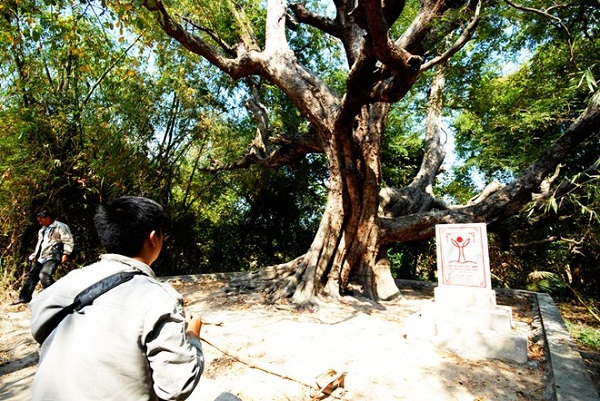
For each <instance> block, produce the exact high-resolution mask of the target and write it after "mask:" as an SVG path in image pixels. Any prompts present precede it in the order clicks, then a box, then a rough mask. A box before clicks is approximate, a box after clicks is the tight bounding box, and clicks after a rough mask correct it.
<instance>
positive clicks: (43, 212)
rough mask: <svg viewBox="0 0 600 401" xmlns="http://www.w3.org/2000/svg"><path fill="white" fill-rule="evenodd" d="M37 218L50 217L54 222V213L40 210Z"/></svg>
mask: <svg viewBox="0 0 600 401" xmlns="http://www.w3.org/2000/svg"><path fill="white" fill-rule="evenodd" d="M35 217H50V218H51V219H52V220H54V217H55V216H54V213H52V211H51V210H50V209H44V210H40V211H39V212H38V213H37V214H36V215H35Z"/></svg>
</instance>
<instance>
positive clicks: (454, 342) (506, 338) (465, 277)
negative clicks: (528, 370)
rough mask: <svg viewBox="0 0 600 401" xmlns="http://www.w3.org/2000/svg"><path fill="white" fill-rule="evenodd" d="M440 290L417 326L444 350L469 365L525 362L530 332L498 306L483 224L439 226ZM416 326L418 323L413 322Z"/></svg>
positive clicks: (423, 312) (424, 311)
mask: <svg viewBox="0 0 600 401" xmlns="http://www.w3.org/2000/svg"><path fill="white" fill-rule="evenodd" d="M435 230H436V246H437V263H438V286H437V287H436V288H435V292H434V294H435V299H434V302H432V303H429V304H425V305H424V306H423V307H422V309H421V313H420V314H419V320H420V323H421V328H422V329H423V328H424V329H425V333H429V334H430V335H433V340H434V341H435V342H436V343H437V344H438V345H439V346H441V347H443V348H446V349H448V350H450V351H452V352H454V353H456V354H457V355H460V356H462V357H466V358H471V359H486V358H497V359H502V360H508V361H514V362H519V363H524V362H526V361H527V332H526V328H524V327H522V326H521V327H520V328H521V330H520V332H519V331H518V330H515V328H516V326H515V325H514V324H513V322H512V310H511V308H510V307H509V306H501V305H496V292H495V291H493V290H492V284H491V272H490V263H489V256H488V244H487V230H486V225H485V223H473V224H441V225H436V227H435ZM413 320H414V319H413Z"/></svg>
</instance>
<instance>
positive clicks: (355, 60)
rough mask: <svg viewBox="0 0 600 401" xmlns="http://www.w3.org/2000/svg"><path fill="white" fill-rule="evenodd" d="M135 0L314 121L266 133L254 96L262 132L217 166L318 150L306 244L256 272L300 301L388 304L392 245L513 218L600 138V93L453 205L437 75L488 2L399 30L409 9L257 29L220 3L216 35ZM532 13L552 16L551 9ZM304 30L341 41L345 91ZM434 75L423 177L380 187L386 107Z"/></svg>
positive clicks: (368, 3)
mask: <svg viewBox="0 0 600 401" xmlns="http://www.w3.org/2000/svg"><path fill="white" fill-rule="evenodd" d="M141 3H142V4H143V6H144V7H145V8H146V9H147V10H149V11H151V13H152V15H153V17H154V18H155V20H156V21H157V22H158V24H159V25H160V27H161V28H162V30H163V31H164V32H165V33H166V34H167V35H169V36H170V37H172V38H173V39H175V40H176V41H178V42H179V43H180V44H181V45H182V46H184V47H185V48H186V49H188V50H189V51H190V52H193V53H195V54H197V55H200V56H202V57H203V58H204V59H205V60H207V61H208V62H210V63H211V64H213V65H214V66H216V67H217V68H219V69H220V70H221V71H223V72H224V73H226V74H228V75H229V76H230V77H231V78H232V79H234V80H241V79H247V78H254V79H262V80H265V81H268V82H269V83H270V84H272V85H274V86H276V87H277V88H279V89H280V90H281V91H283V92H284V93H285V94H286V95H287V97H288V98H289V99H290V101H291V102H292V103H293V104H294V105H295V106H296V107H297V109H298V111H299V113H300V114H301V115H302V116H303V117H304V118H305V119H306V120H307V121H308V122H309V126H310V128H309V129H307V130H306V132H301V133H298V134H297V135H295V136H293V137H292V136H282V135H276V134H277V133H273V132H270V131H269V115H268V110H267V109H266V108H265V107H264V106H263V105H262V104H261V102H260V99H258V98H254V99H252V100H251V101H249V102H248V107H249V109H250V110H251V111H252V112H253V114H254V116H255V118H256V121H257V135H256V137H255V139H254V141H253V142H252V143H251V144H250V146H249V150H248V152H247V154H246V156H245V157H244V158H243V160H240V161H238V162H237V163H234V164H231V165H227V166H223V165H221V166H219V165H217V166H213V167H214V168H216V169H218V168H242V167H247V166H250V165H260V166H264V167H278V166H282V165H285V164H290V163H292V162H293V161H294V160H297V159H298V158H302V157H305V156H306V155H307V154H309V153H313V152H318V153H322V154H324V155H325V157H326V160H327V167H328V170H329V182H328V197H327V203H326V206H325V212H324V214H323V217H322V221H321V223H320V226H319V229H318V232H317V233H316V236H315V238H314V240H313V243H312V245H311V247H310V249H309V250H308V251H307V252H306V253H305V254H304V255H302V256H300V257H298V258H297V259H295V260H293V261H291V262H289V263H287V264H285V265H282V266H275V267H272V268H269V269H264V270H261V271H260V272H259V273H257V274H256V275H255V277H254V279H255V280H262V281H263V283H264V284H265V285H268V286H270V287H271V289H274V288H278V289H280V290H281V294H282V295H283V296H289V297H292V300H293V301H294V302H297V303H306V302H309V301H310V300H311V299H313V298H314V297H319V296H328V297H337V296H340V295H343V294H347V293H350V292H356V291H358V292H360V293H362V294H363V295H364V296H366V297H369V298H371V299H388V298H390V297H393V296H394V295H395V294H396V293H397V292H398V289H397V287H396V286H395V284H394V281H393V278H392V275H391V273H390V268H389V263H388V261H387V258H386V247H387V246H389V245H390V244H392V243H394V242H399V241H408V240H416V239H424V238H428V237H431V236H433V234H434V226H435V224H440V223H459V222H460V223H466V222H486V223H488V224H493V223H496V222H499V221H502V220H503V219H505V218H507V217H508V216H511V215H514V214H516V213H518V212H519V211H520V210H521V209H522V207H523V206H524V205H525V204H527V203H528V202H531V201H532V195H533V194H534V193H536V194H537V195H536V196H537V198H536V199H543V195H544V192H543V190H542V189H541V187H540V186H541V184H542V183H543V182H544V179H545V178H547V177H548V176H549V175H551V174H552V173H554V172H555V169H556V167H557V166H558V165H559V163H560V162H561V160H563V159H564V158H566V157H567V156H568V155H570V154H571V153H572V152H573V151H574V150H575V149H576V148H577V146H580V145H581V144H582V143H584V142H585V141H586V140H593V139H591V138H594V136H595V135H597V134H598V128H599V126H600V95H598V93H597V94H596V95H595V96H594V97H593V98H592V101H591V102H590V103H589V105H588V107H587V108H586V109H585V110H584V111H583V112H582V113H581V114H580V116H579V118H578V119H577V120H576V121H574V122H572V123H571V124H570V125H568V126H566V127H565V129H564V132H563V134H562V135H561V136H560V138H559V139H558V140H556V141H555V142H554V143H553V144H552V145H551V147H550V148H548V149H547V150H546V151H545V152H544V153H543V154H542V155H541V156H540V157H539V159H538V160H537V161H536V162H534V163H533V164H531V165H530V167H529V168H528V169H527V170H526V171H525V172H524V174H522V175H521V176H520V177H518V178H516V179H515V180H514V181H513V182H512V183H510V184H509V185H506V186H504V187H497V188H491V190H488V191H486V192H485V194H482V196H480V197H479V198H478V199H477V200H476V201H474V202H471V203H470V204H468V205H455V206H448V205H445V204H444V202H441V201H440V200H439V199H437V198H436V197H435V195H434V193H433V191H432V186H433V184H434V181H435V178H436V176H437V174H438V173H439V172H440V167H441V165H442V161H443V159H444V151H443V148H442V146H441V145H440V124H441V123H440V118H441V111H440V110H441V107H442V96H441V93H442V90H443V87H444V78H445V73H444V71H445V70H444V68H445V65H446V63H447V62H448V60H449V59H450V58H452V57H457V54H459V51H460V50H461V49H463V47H464V46H465V44H467V43H468V42H469V40H470V38H471V37H472V35H473V34H474V32H476V29H477V25H478V23H479V21H480V18H481V15H482V8H484V7H495V6H497V4H494V3H489V4H488V3H487V2H486V3H485V4H482V1H479V2H476V1H470V2H468V4H464V3H462V2H458V1H449V0H422V1H421V3H420V5H419V6H418V11H417V12H416V13H414V12H413V13H412V22H409V23H406V22H405V23H404V24H400V23H397V21H398V19H399V18H400V17H402V18H404V19H405V20H406V18H407V17H406V14H407V12H408V11H407V9H408V7H406V6H405V2H404V1H402V0H386V1H381V0H334V1H333V2H332V7H333V8H335V17H334V18H326V17H324V16H322V15H319V14H317V13H316V12H314V11H311V10H310V9H309V6H307V5H305V4H301V3H290V4H288V3H287V2H286V1H284V0H268V2H267V4H266V10H264V11H265V14H264V26H262V27H261V28H260V32H259V33H260V34H257V33H256V32H258V28H256V27H252V26H251V24H250V22H249V19H247V18H246V17H245V16H244V15H243V9H242V8H236V6H235V5H234V4H233V2H229V1H226V2H225V4H228V5H229V7H230V12H231V15H232V19H233V20H235V21H237V23H238V24H239V27H241V29H239V33H238V34H237V35H232V34H231V32H227V31H223V32H219V31H218V30H217V26H218V24H214V25H211V26H207V25H203V24H202V23H200V22H198V21H197V20H196V19H195V16H194V11H193V10H191V9H190V11H189V14H185V15H182V14H181V11H180V10H177V11H175V10H170V8H169V7H167V6H166V4H164V3H163V2H161V1H158V0H157V1H152V0H146V1H142V2H141ZM503 5H504V6H506V3H503ZM240 7H241V6H240ZM521 9H523V8H522V7H521ZM533 11H534V12H536V11H537V12H538V13H539V14H540V15H544V14H545V15H546V16H547V17H548V18H551V17H552V16H551V15H549V14H548V13H546V12H545V11H539V10H533ZM492 12H493V10H492ZM523 12H531V10H524V11H523ZM258 20H259V19H258ZM553 22H555V21H553ZM298 24H307V25H309V26H311V27H312V28H313V29H317V30H320V31H321V32H323V33H325V34H327V35H330V36H331V37H334V38H336V39H337V40H338V41H339V43H340V44H341V46H342V48H343V50H344V51H345V56H346V59H347V63H348V65H347V68H348V69H347V76H346V81H345V88H344V92H343V93H337V92H336V91H335V90H333V89H332V88H331V87H329V86H328V85H326V83H325V81H324V80H323V79H322V78H321V77H319V76H317V75H316V74H315V73H313V72H311V70H310V69H309V68H308V67H307V66H305V65H302V64H301V63H300V61H299V59H300V57H299V56H298V54H295V53H294V51H293V50H292V47H291V46H290V44H289V40H288V34H289V31H288V30H289V29H294V28H295V27H296V26H298ZM399 27H403V29H402V30H401V31H400V29H399ZM234 41H235V43H234ZM433 68H435V74H434V79H433V81H432V82H433V84H432V86H431V90H430V94H429V97H430V101H429V114H428V120H427V134H426V141H425V152H424V155H425V156H424V158H423V161H422V165H421V168H420V171H419V173H418V174H417V175H416V177H415V178H414V180H413V181H412V183H410V185H408V186H406V187H404V188H381V178H382V177H381V144H382V136H383V135H384V133H385V128H386V122H387V117H388V113H389V110H390V106H391V105H392V104H393V103H395V102H397V101H399V100H400V99H402V98H403V97H404V96H405V95H406V94H407V92H408V91H409V90H410V89H411V87H413V85H414V84H415V82H416V81H417V80H418V79H419V77H420V76H422V74H423V73H424V72H425V71H428V70H431V69H433ZM248 82H252V81H251V80H248ZM596 140H597V139H596ZM555 189H556V188H555ZM540 193H541V195H540Z"/></svg>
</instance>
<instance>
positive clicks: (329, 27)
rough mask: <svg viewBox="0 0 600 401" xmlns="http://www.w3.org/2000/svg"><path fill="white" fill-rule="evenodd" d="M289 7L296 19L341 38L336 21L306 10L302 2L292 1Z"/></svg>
mask: <svg viewBox="0 0 600 401" xmlns="http://www.w3.org/2000/svg"><path fill="white" fill-rule="evenodd" d="M289 8H290V10H292V12H293V13H294V17H295V18H296V21H298V22H300V23H303V24H307V25H310V26H312V27H314V28H317V29H318V30H320V31H323V32H325V33H327V34H329V35H331V36H334V37H336V38H341V35H342V31H341V28H340V26H339V24H338V23H337V22H336V21H334V20H332V19H330V18H325V17H323V16H320V15H318V14H316V13H313V12H312V11H309V10H307V9H306V7H304V5H303V4H299V3H292V4H290V5H289Z"/></svg>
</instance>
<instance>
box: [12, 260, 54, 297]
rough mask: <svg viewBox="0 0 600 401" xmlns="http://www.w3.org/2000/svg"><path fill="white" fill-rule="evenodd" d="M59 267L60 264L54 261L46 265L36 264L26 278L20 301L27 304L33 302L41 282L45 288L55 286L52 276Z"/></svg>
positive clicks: (49, 261)
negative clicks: (32, 299) (36, 289)
mask: <svg viewBox="0 0 600 401" xmlns="http://www.w3.org/2000/svg"><path fill="white" fill-rule="evenodd" d="M57 266H58V263H56V261H54V260H52V259H50V260H48V261H46V262H44V263H39V262H35V263H34V264H33V268H32V269H31V270H30V271H29V273H28V274H27V277H26V278H25V282H24V283H23V288H21V294H20V295H19V299H20V300H23V301H26V302H29V301H31V297H32V296H33V291H34V290H35V286H36V285H37V283H38V282H39V281H41V282H42V286H43V287H44V288H48V287H50V286H51V285H52V284H54V278H53V277H52V275H53V274H54V271H55V270H56V267H57Z"/></svg>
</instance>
